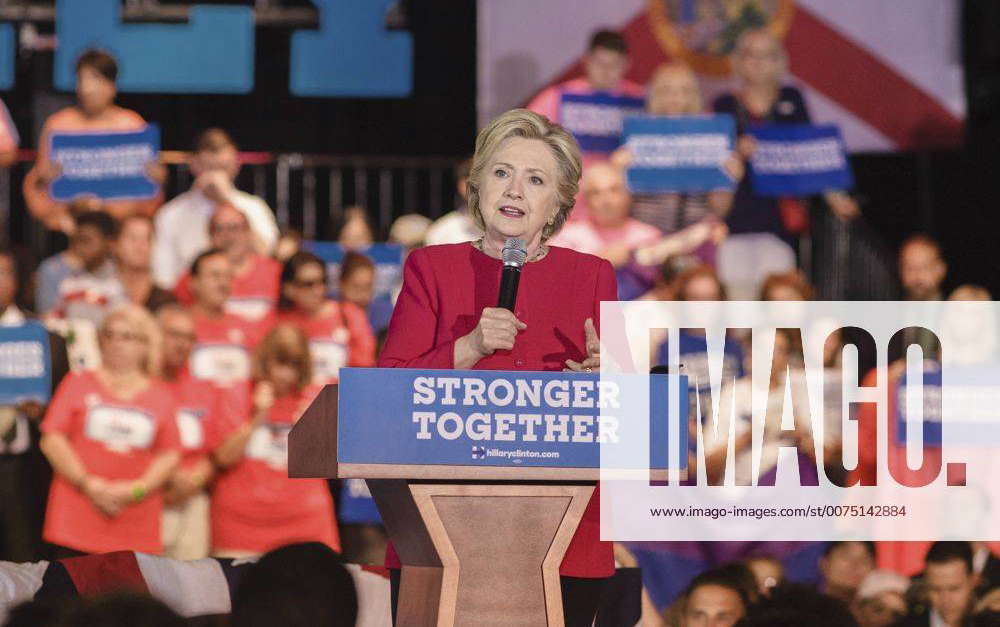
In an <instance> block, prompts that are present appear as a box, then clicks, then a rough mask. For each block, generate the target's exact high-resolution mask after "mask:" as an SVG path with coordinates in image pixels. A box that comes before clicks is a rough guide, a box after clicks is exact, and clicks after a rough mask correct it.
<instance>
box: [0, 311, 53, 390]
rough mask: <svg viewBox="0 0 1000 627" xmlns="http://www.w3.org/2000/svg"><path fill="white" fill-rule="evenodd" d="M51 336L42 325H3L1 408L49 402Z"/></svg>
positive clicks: (0, 342) (0, 341) (0, 339)
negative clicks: (31, 402) (32, 402)
mask: <svg viewBox="0 0 1000 627" xmlns="http://www.w3.org/2000/svg"><path fill="white" fill-rule="evenodd" d="M51 364H52V360H51V359H50V358H49V334H48V332H47V331H46V330H45V327H44V326H42V324H41V323H39V322H37V321H34V320H29V321H27V322H25V323H24V324H21V325H18V326H0V405H17V404H18V403H21V402H24V401H29V400H31V401H38V402H39V403H41V404H43V405H44V404H46V403H48V402H49V395H50V392H51V390H52V366H51Z"/></svg>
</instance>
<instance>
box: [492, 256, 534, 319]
mask: <svg viewBox="0 0 1000 627" xmlns="http://www.w3.org/2000/svg"><path fill="white" fill-rule="evenodd" d="M500 256H501V257H502V258H503V275H502V276H501V277H500V297H499V299H498V300H497V307H499V308H501V309H506V310H507V311H510V312H511V313H513V311H514V301H516V300H517V284H518V282H519V281H520V280H521V266H523V265H524V262H525V260H527V258H528V251H527V250H525V249H524V241H523V240H520V239H518V238H516V237H512V238H510V239H508V240H507V243H506V244H504V246H503V251H502V252H501V253H500Z"/></svg>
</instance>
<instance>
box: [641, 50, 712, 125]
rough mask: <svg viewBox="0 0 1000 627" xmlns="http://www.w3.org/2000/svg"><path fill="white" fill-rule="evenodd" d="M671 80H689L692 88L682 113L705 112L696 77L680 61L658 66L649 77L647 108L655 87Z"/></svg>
mask: <svg viewBox="0 0 1000 627" xmlns="http://www.w3.org/2000/svg"><path fill="white" fill-rule="evenodd" d="M672 78H683V79H686V80H689V81H691V84H692V85H693V86H694V90H693V91H692V94H691V99H690V100H689V101H688V106H687V110H686V111H684V113H687V114H694V113H701V112H703V111H704V110H705V103H704V101H703V100H702V96H701V86H700V85H699V84H698V76H697V75H696V74H695V73H694V70H692V69H691V66H689V65H688V64H687V63H683V62H681V61H670V62H667V63H663V64H660V66H659V67H657V68H656V70H655V71H654V72H653V76H651V77H650V79H649V83H647V84H646V105H647V108H648V106H649V102H650V99H651V96H652V95H653V91H654V90H655V88H656V86H657V85H658V84H659V83H661V82H664V81H666V80H668V79H672Z"/></svg>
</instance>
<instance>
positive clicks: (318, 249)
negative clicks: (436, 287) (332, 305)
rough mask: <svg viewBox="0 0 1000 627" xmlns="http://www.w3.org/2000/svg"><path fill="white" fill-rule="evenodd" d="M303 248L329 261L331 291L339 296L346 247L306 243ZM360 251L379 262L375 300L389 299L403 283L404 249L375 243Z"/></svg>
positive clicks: (303, 243)
mask: <svg viewBox="0 0 1000 627" xmlns="http://www.w3.org/2000/svg"><path fill="white" fill-rule="evenodd" d="M302 247H303V248H304V249H305V250H308V251H309V252H311V253H312V254H314V255H316V256H317V257H319V258H320V259H322V260H323V261H325V262H326V273H327V277H328V279H329V285H328V286H327V287H328V291H329V292H330V295H331V297H334V298H335V297H336V296H337V288H338V286H339V284H340V262H341V261H342V260H343V259H344V252H345V251H344V247H343V246H341V245H340V244H338V243H336V242H315V241H306V242H302ZM357 252H359V253H361V254H363V255H366V256H367V257H368V258H369V259H371V260H372V261H373V262H375V298H380V297H386V296H388V295H389V294H390V293H391V292H392V291H393V290H394V289H396V287H398V286H399V285H400V284H401V283H402V282H403V247H402V246H400V245H398V244H372V245H371V246H369V247H368V248H362V249H359V250H358V251H357Z"/></svg>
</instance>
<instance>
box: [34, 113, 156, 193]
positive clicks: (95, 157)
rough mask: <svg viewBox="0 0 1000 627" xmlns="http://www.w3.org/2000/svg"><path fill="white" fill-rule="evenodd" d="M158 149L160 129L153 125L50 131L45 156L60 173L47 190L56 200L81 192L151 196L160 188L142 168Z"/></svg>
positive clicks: (145, 167) (153, 160) (154, 155)
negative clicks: (99, 130)
mask: <svg viewBox="0 0 1000 627" xmlns="http://www.w3.org/2000/svg"><path fill="white" fill-rule="evenodd" d="M159 151H160V129H159V128H158V127H157V126H156V125H155V124H149V125H147V126H146V127H145V128H144V129H142V130H141V131H129V132H121V133H53V134H52V139H51V145H50V146H49V158H50V159H51V160H52V161H53V162H55V163H57V164H59V167H60V168H61V173H60V174H59V176H58V177H57V178H56V179H55V180H53V181H52V184H51V186H50V190H49V192H50V194H51V196H52V198H54V199H56V200H60V201H69V200H72V199H74V198H76V197H77V196H80V195H82V194H93V195H94V196H97V197H98V198H103V199H105V200H112V199H126V198H152V197H153V196H155V195H156V193H157V192H158V191H159V189H160V187H159V185H157V184H156V183H155V182H154V181H153V180H151V179H150V178H149V176H148V175H147V173H146V169H147V168H148V167H149V165H150V164H151V163H153V162H155V161H156V159H157V156H158V154H159Z"/></svg>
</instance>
